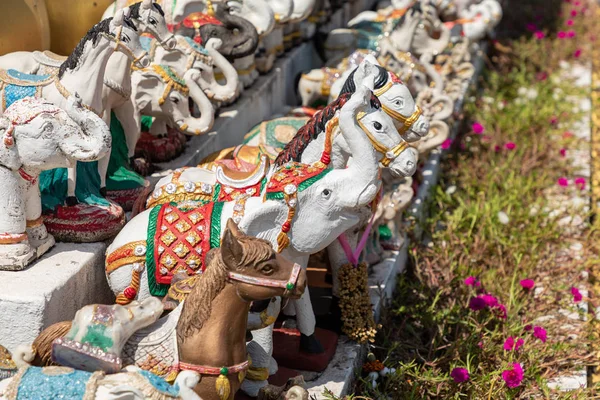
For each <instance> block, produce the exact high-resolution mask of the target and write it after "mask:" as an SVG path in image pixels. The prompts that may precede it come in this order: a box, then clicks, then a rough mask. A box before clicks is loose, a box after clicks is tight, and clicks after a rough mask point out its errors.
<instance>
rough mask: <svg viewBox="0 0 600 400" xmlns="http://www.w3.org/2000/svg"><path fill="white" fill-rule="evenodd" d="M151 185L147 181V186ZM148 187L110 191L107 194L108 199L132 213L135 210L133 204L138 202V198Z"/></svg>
mask: <svg viewBox="0 0 600 400" xmlns="http://www.w3.org/2000/svg"><path fill="white" fill-rule="evenodd" d="M149 184H150V183H149V182H148V181H146V186H148V185H149ZM146 186H139V187H136V188H133V189H123V190H108V191H107V192H106V197H107V198H108V199H110V200H112V201H114V202H115V203H117V204H119V205H120V206H121V207H122V208H123V210H124V211H131V209H132V208H133V204H134V203H135V201H136V200H137V198H138V197H140V195H141V194H142V193H143V192H144V190H145V189H146Z"/></svg>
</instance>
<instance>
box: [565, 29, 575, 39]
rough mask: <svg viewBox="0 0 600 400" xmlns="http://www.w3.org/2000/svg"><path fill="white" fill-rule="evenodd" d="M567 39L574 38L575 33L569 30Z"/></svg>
mask: <svg viewBox="0 0 600 400" xmlns="http://www.w3.org/2000/svg"><path fill="white" fill-rule="evenodd" d="M567 37H568V38H574V37H575V31H574V30H570V31H569V32H567Z"/></svg>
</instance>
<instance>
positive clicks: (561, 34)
mask: <svg viewBox="0 0 600 400" xmlns="http://www.w3.org/2000/svg"><path fill="white" fill-rule="evenodd" d="M557 36H558V38H559V39H564V38H566V37H567V32H565V31H560V32H558V34H557Z"/></svg>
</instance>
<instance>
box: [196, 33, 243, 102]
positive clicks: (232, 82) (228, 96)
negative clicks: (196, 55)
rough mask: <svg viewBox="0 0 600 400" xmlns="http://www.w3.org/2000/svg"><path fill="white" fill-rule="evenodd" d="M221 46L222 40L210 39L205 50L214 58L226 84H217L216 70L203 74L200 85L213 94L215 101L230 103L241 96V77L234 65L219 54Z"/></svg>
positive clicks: (215, 64)
mask: <svg viewBox="0 0 600 400" xmlns="http://www.w3.org/2000/svg"><path fill="white" fill-rule="evenodd" d="M220 45H221V41H220V39H216V38H215V39H209V40H208V42H207V43H206V46H205V48H206V50H207V51H208V54H209V55H210V56H211V57H212V59H213V63H214V66H215V67H219V69H220V70H221V72H222V73H223V76H224V77H225V84H224V85H221V84H219V82H217V80H216V79H215V72H214V69H212V70H210V71H202V72H201V79H200V85H201V86H202V89H204V90H206V91H209V92H210V93H212V97H213V100H216V101H229V100H232V99H235V98H236V97H237V96H238V94H239V91H238V84H239V77H238V73H237V71H236V70H235V68H234V67H233V65H231V63H230V62H229V61H227V59H226V58H225V57H223V55H222V54H221V53H219V51H218V49H219V47H220Z"/></svg>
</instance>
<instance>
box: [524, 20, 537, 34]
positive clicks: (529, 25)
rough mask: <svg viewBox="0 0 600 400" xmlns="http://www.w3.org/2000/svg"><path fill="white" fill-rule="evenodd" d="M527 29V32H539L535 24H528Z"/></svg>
mask: <svg viewBox="0 0 600 400" xmlns="http://www.w3.org/2000/svg"><path fill="white" fill-rule="evenodd" d="M525 27H526V28H527V30H528V31H529V32H535V31H537V25H536V24H534V23H533V22H530V23H528V24H527V25H525Z"/></svg>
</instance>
